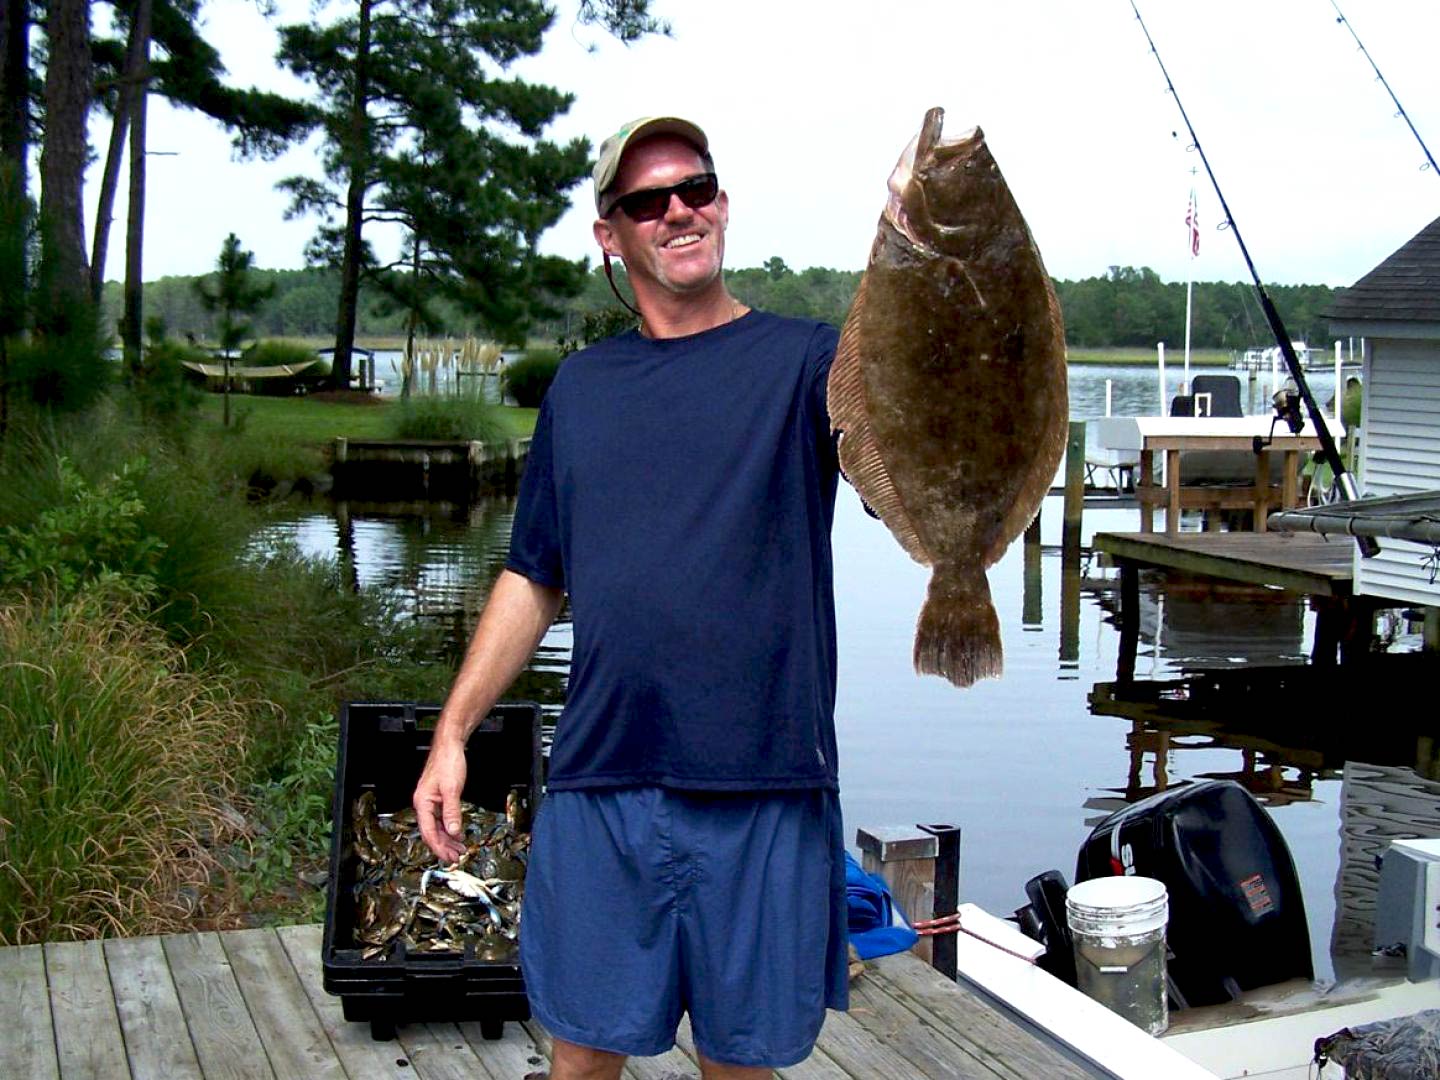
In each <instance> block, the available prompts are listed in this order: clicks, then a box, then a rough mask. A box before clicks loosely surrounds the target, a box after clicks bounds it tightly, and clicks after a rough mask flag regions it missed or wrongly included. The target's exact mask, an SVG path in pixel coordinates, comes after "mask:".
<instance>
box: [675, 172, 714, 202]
mask: <svg viewBox="0 0 1440 1080" xmlns="http://www.w3.org/2000/svg"><path fill="white" fill-rule="evenodd" d="M675 194H676V195H679V196H680V201H681V202H683V203H684V204H685V205H686V206H688V207H689V208H690V209H691V210H699V209H700V208H701V207H702V206H709V205H710V204H711V203H712V202H714V201H715V196H716V195H718V194H720V182H719V181H718V180H716V179H715V174H714V173H706V174H705V175H704V176H692V177H691V178H690V179H689V180H686V181H685V182H684V183H683V184H677V185H676V186H675Z"/></svg>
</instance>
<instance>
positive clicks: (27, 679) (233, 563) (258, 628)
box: [0, 400, 453, 943]
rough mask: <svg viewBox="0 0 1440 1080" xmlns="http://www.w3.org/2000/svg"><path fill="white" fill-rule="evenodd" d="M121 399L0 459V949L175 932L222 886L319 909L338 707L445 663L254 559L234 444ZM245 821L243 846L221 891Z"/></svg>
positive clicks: (340, 588)
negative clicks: (162, 425) (230, 449)
mask: <svg viewBox="0 0 1440 1080" xmlns="http://www.w3.org/2000/svg"><path fill="white" fill-rule="evenodd" d="M123 404H124V403H123V402H120V403H117V402H116V401H114V400H112V401H110V402H108V403H106V404H104V405H102V406H101V407H99V408H96V409H93V410H91V411H90V412H88V413H86V414H85V415H84V416H83V417H82V418H71V419H65V418H61V419H55V418H53V417H48V416H41V415H39V414H35V415H31V416H28V417H26V423H25V425H24V427H23V429H22V430H17V431H15V432H12V437H11V438H10V439H8V440H7V442H6V444H5V446H4V453H3V455H0V491H4V492H6V497H5V498H4V499H0V560H6V559H7V557H9V561H7V562H6V563H5V565H4V566H0V588H3V586H4V585H5V584H6V583H7V582H8V584H9V586H10V588H11V589H12V590H18V592H15V593H14V596H13V598H12V596H11V595H10V594H5V595H0V943H13V942H17V941H35V940H42V939H46V938H57V937H73V936H94V935H96V934H101V933H116V932H118V933H138V932H146V931H150V930H160V929H165V928H168V927H172V926H177V925H181V924H182V923H183V920H184V917H185V904H184V902H183V897H184V896H185V895H190V896H192V898H193V896H194V895H206V896H211V897H214V896H215V895H217V894H216V893H215V892H214V889H220V890H223V894H224V895H223V897H222V903H223V902H235V901H237V900H238V901H240V902H248V900H249V899H250V898H252V897H258V898H259V899H258V901H257V903H258V904H259V905H260V906H262V907H263V906H265V905H270V907H271V909H272V910H273V908H274V906H275V905H277V904H278V905H286V904H289V905H290V906H289V907H288V908H286V911H288V913H289V915H291V916H299V917H304V916H305V915H307V914H313V911H311V910H310V908H311V906H312V905H306V904H305V903H304V902H303V898H304V894H303V893H301V892H297V890H296V888H295V881H296V875H295V872H294V871H295V870H297V869H299V868H301V867H303V866H313V865H314V864H315V863H316V862H317V861H319V860H320V859H322V858H323V855H324V852H323V836H324V827H325V825H326V822H325V821H324V806H325V805H326V799H325V798H324V794H325V791H326V788H327V787H328V784H329V778H328V776H327V769H328V766H327V765H326V763H325V761H326V757H327V748H326V747H325V746H324V745H323V744H324V741H325V739H326V738H330V739H331V742H330V745H329V747H328V755H329V759H330V761H332V762H333V754H334V746H333V736H331V735H330V734H329V733H330V732H333V722H332V721H330V720H329V719H328V718H329V717H330V716H332V715H333V713H334V711H335V708H336V706H337V704H338V702H339V701H341V700H344V699H347V698H371V699H375V698H390V699H397V698H398V699H406V698H413V699H421V698H424V699H433V698H438V697H441V696H443V694H444V691H445V688H446V686H447V685H448V683H449V681H450V678H451V675H452V674H453V672H452V669H451V668H450V666H449V664H448V663H447V662H446V661H445V659H444V650H443V648H442V646H441V641H440V637H441V634H440V630H439V629H438V628H433V627H432V628H423V627H418V626H415V625H414V624H413V623H408V622H405V621H403V620H401V619H399V618H397V617H396V613H395V612H393V611H392V610H390V607H389V606H388V604H387V602H386V601H385V600H384V598H383V596H382V595H381V594H380V593H379V592H378V591H370V590H363V589H358V588H356V587H355V586H354V583H353V582H349V581H346V580H345V579H344V577H343V575H342V574H341V571H340V569H339V567H338V566H337V565H336V564H335V563H334V562H333V561H330V560H318V559H310V558H306V557H304V556H302V555H300V554H299V553H298V552H297V551H295V550H293V549H284V548H282V549H278V550H268V551H266V552H264V553H257V550H256V549H255V547H254V535H255V531H256V529H257V528H258V527H259V526H260V525H262V524H263V523H264V522H265V512H264V510H263V508H257V507H255V506H253V505H250V504H249V503H247V499H246V491H245V485H244V483H243V482H241V481H239V480H237V478H236V476H235V474H234V472H232V471H231V470H230V469H228V468H227V467H226V461H225V460H223V459H221V458H218V457H217V456H215V455H213V454H211V453H209V452H207V449H208V448H209V447H211V446H213V445H214V444H213V442H212V440H215V439H219V440H225V439H232V441H233V437H231V436H228V435H223V434H219V435H216V434H212V433H209V432H206V431H204V430H201V431H189V432H187V431H185V430H178V431H177V430H174V429H166V430H162V431H157V429H156V428H155V427H154V426H153V425H147V424H144V423H140V422H137V421H136V420H134V419H133V415H134V413H133V411H128V410H126V409H125V408H124V407H123ZM17 555H18V556H23V559H24V563H25V571H26V572H25V573H24V574H10V573H7V572H5V570H6V568H7V567H9V565H10V563H11V562H14V558H13V557H14V556H17ZM327 725H329V726H327ZM226 805H233V806H234V807H236V808H237V809H238V810H239V811H240V813H241V814H242V815H243V817H242V818H238V819H237V818H235V816H234V815H233V814H232V815H230V816H229V817H227V816H226V815H225V814H224V813H221V814H220V816H218V817H217V816H216V815H217V811H222V810H223V808H224V806H226ZM157 807H159V808H160V809H157ZM235 820H240V821H242V822H244V827H245V828H246V829H247V830H248V833H247V835H249V834H253V843H251V842H250V841H248V840H247V843H246V844H245V845H242V847H241V857H239V858H236V859H231V860H228V861H227V863H226V866H225V873H224V875H223V877H222V878H219V879H213V880H212V879H210V878H209V877H208V875H210V873H211V871H212V870H213V869H214V868H215V866H214V859H215V855H214V853H215V851H217V850H219V849H220V848H223V847H224V846H225V845H226V844H227V843H230V842H232V841H233V840H234V839H235V836H234V835H233V834H234V833H235V830H236V829H237V828H238V827H239V826H237V825H235V824H233V822H234V821H235ZM227 837H228V839H227ZM247 849H248V851H249V852H250V856H249V857H248V858H247V857H245V855H244V852H245V851H246V850H247ZM212 886H213V889H212V888H211V887H212ZM297 896H298V897H300V902H299V903H296V898H297ZM277 898H278V899H277ZM281 917H285V915H284V914H283V913H282V916H281Z"/></svg>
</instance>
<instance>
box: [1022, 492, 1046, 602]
mask: <svg viewBox="0 0 1440 1080" xmlns="http://www.w3.org/2000/svg"><path fill="white" fill-rule="evenodd" d="M1024 553H1025V573H1024V577H1023V593H1022V597H1021V603H1020V609H1021V610H1020V623H1021V625H1022V626H1025V627H1027V628H1029V627H1038V626H1040V625H1041V624H1042V623H1043V622H1044V621H1045V605H1044V604H1043V603H1042V602H1041V586H1042V582H1043V572H1042V570H1043V564H1042V561H1041V553H1040V513H1039V512H1038V511H1037V512H1036V514H1035V520H1034V521H1032V522H1030V524H1029V525H1027V526H1026V527H1025V544H1024Z"/></svg>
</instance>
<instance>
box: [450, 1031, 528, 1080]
mask: <svg viewBox="0 0 1440 1080" xmlns="http://www.w3.org/2000/svg"><path fill="white" fill-rule="evenodd" d="M456 1027H458V1028H459V1029H460V1034H461V1035H463V1036H464V1037H465V1041H466V1042H468V1043H469V1044H470V1049H472V1050H474V1051H475V1056H476V1057H478V1058H479V1059H480V1060H481V1061H483V1062H484V1063H485V1067H486V1068H487V1069H489V1070H490V1072H491V1074H492V1075H494V1076H496V1077H500V1078H501V1080H519V1078H520V1077H522V1076H524V1075H525V1074H526V1073H530V1072H543V1071H544V1069H545V1067H546V1061H545V1054H544V1053H543V1052H542V1051H541V1049H540V1048H539V1047H538V1046H536V1045H535V1040H534V1039H532V1038H531V1037H530V1033H529V1032H528V1031H526V1030H525V1027H524V1025H522V1024H518V1023H515V1022H514V1021H506V1023H505V1031H504V1035H503V1036H502V1037H501V1038H499V1039H487V1038H485V1035H484V1034H483V1033H482V1032H481V1030H480V1025H479V1023H477V1022H475V1021H470V1022H467V1023H463V1024H457V1025H456Z"/></svg>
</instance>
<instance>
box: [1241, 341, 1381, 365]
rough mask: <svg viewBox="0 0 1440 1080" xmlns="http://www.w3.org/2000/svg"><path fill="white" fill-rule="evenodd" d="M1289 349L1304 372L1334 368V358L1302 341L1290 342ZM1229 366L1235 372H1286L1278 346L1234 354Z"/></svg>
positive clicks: (1353, 363) (1257, 347) (1256, 348)
mask: <svg viewBox="0 0 1440 1080" xmlns="http://www.w3.org/2000/svg"><path fill="white" fill-rule="evenodd" d="M1290 347H1291V348H1292V349H1294V350H1295V358H1296V359H1297V360H1299V361H1300V366H1301V367H1302V368H1304V369H1305V370H1306V371H1325V370H1328V369H1329V368H1331V367H1333V366H1334V363H1335V361H1334V358H1333V357H1332V356H1331V355H1330V353H1328V352H1327V351H1326V350H1325V349H1316V348H1312V347H1311V346H1310V345H1307V344H1306V343H1305V342H1303V341H1292V342H1291V343H1290ZM1230 366H1231V367H1232V368H1234V369H1235V370H1237V371H1269V370H1271V369H1272V368H1274V369H1275V370H1278V371H1282V372H1283V371H1286V370H1287V368H1286V365H1285V356H1284V354H1283V353H1282V352H1281V351H1280V346H1278V345H1270V346H1256V347H1254V348H1250V349H1246V350H1244V351H1243V352H1236V353H1235V354H1234V355H1233V357H1232V358H1231V361H1230ZM1347 366H1351V367H1358V366H1359V362H1358V361H1354V362H1352V363H1350V364H1348V365H1347Z"/></svg>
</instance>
